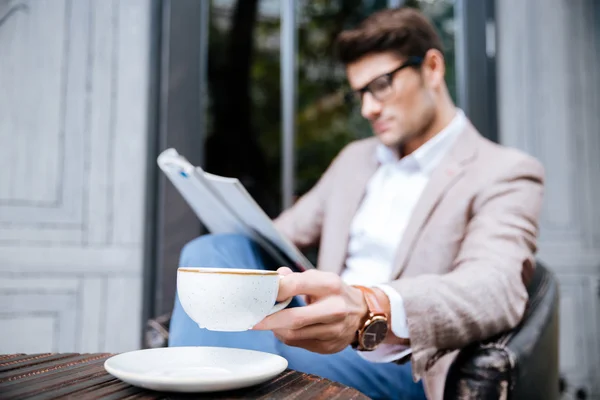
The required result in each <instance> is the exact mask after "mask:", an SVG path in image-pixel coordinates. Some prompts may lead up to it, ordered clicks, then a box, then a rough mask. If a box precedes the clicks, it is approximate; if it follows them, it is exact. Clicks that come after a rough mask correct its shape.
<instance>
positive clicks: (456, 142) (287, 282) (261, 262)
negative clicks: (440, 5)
mask: <svg viewBox="0 0 600 400" xmlns="http://www.w3.org/2000/svg"><path fill="white" fill-rule="evenodd" d="M338 48H339V56H340V59H341V61H342V62H343V63H344V64H345V65H346V72H347V77H348V80H349V83H350V86H351V87H352V88H353V97H354V98H355V100H357V101H358V102H359V103H360V105H361V112H362V115H363V116H364V117H365V118H366V119H368V120H369V121H370V123H371V125H372V127H373V131H374V133H375V137H374V138H369V139H365V140H360V141H357V142H354V143H352V144H350V145H348V146H347V147H346V148H344V149H343V150H342V152H341V153H340V154H339V155H338V156H337V157H336V159H335V160H334V161H333V162H332V164H331V165H330V167H329V168H328V170H327V171H326V172H325V174H324V175H323V177H322V178H321V179H320V181H319V182H318V183H317V185H316V186H315V187H314V188H313V189H312V190H311V191H309V192H308V193H307V194H306V195H305V196H303V197H302V198H301V199H299V201H298V202H297V203H296V204H295V205H294V206H293V207H292V208H290V209H289V210H286V211H285V212H284V213H283V214H282V215H281V216H279V217H278V218H277V219H276V221H275V222H276V225H277V226H278V228H279V229H280V230H281V232H282V233H283V234H285V235H286V236H287V237H289V238H290V239H291V240H292V241H293V242H294V243H295V244H296V245H297V246H299V247H306V246H310V245H313V244H315V243H317V242H319V243H320V251H319V259H318V270H315V271H307V272H304V273H292V272H291V271H290V270H289V269H287V268H281V269H280V273H281V274H282V275H284V278H283V279H282V283H281V287H280V294H279V300H282V299H284V298H289V297H292V296H295V298H296V300H295V306H296V307H290V308H288V309H285V310H282V311H280V312H278V313H275V314H273V315H271V316H269V317H267V318H265V319H264V320H263V321H262V322H261V323H259V324H258V325H257V326H255V327H254V329H253V330H252V331H249V332H242V333H235V334H230V333H227V334H224V333H218V332H217V333H214V332H201V331H200V329H198V328H197V327H195V326H194V324H193V323H191V322H190V321H189V319H186V316H185V314H184V313H183V311H182V310H181V306H180V305H179V304H178V303H177V304H176V307H175V310H174V314H173V323H172V326H171V345H191V344H210V345H221V346H234V347H245V348H253V349H259V350H263V351H271V352H275V353H279V354H281V355H283V356H284V357H286V358H287V359H288V361H289V363H290V367H291V368H294V369H298V370H301V371H305V372H310V373H315V374H317V375H321V376H325V377H327V378H330V379H333V380H337V381H340V382H342V383H345V384H348V385H351V386H354V387H356V388H358V389H359V390H361V391H363V392H364V393H365V394H367V395H369V396H370V397H373V398H423V397H424V392H423V386H421V384H420V382H421V378H423V379H422V381H424V390H425V393H426V394H427V397H428V398H431V399H441V398H442V394H443V386H444V381H445V375H446V372H447V368H448V366H449V364H450V363H451V361H452V359H453V357H454V356H455V354H456V350H458V349H460V348H462V347H464V346H465V345H467V344H468V343H471V342H474V341H477V340H482V339H485V338H488V337H490V336H492V335H494V334H497V333H499V332H502V331H505V330H508V329H510V328H512V327H514V326H515V325H516V324H517V323H518V322H519V321H520V319H521V317H522V315H523V312H524V309H525V305H526V302H527V292H526V284H527V282H528V280H529V278H530V276H531V274H532V270H533V268H534V259H533V255H534V252H535V242H536V236H537V229H538V228H537V221H538V214H539V211H540V207H541V201H542V193H543V169H542V167H541V165H540V164H539V163H538V162H537V161H535V160H534V159H532V158H531V157H529V156H527V155H525V154H522V153H520V152H518V151H516V150H513V149H508V148H505V147H501V146H499V145H497V144H494V143H492V142H490V141H488V140H486V139H484V138H483V137H482V136H481V135H480V134H479V133H478V132H477V131H476V130H475V128H474V127H473V126H472V125H471V124H470V122H469V121H468V120H467V118H466V117H465V116H464V114H463V113H462V111H461V110H459V109H457V108H456V107H455V106H454V104H453V103H452V100H451V97H450V95H449V93H448V89H447V87H446V84H445V82H444V74H445V66H444V57H443V52H442V46H441V43H440V40H439V38H438V36H437V35H436V33H435V31H434V29H433V27H432V25H431V24H430V22H429V21H427V20H426V19H425V18H424V17H423V16H422V15H421V14H420V13H419V12H418V11H415V10H412V9H408V8H405V9H389V10H385V11H381V12H379V13H376V14H374V15H372V16H371V17H369V18H368V19H366V20H365V21H364V22H363V23H362V24H361V25H360V26H358V27H357V28H356V29H355V30H350V31H346V32H343V33H342V34H341V35H340V37H339V41H338ZM266 263H268V260H266V258H265V256H264V255H262V254H261V253H260V250H258V248H257V247H256V246H255V245H254V244H252V243H251V242H249V241H248V240H246V239H243V238H240V237H227V236H224V237H223V236H221V237H220V236H207V237H204V238H200V239H197V240H196V241H194V242H192V243H190V244H188V245H187V246H186V248H185V249H184V251H183V254H182V260H181V264H182V265H190V266H192V265H211V266H216V267H223V266H231V267H240V266H248V267H252V268H261V267H265V264H266ZM353 285H361V286H363V287H357V286H353ZM364 287H368V288H366V289H365V288H364ZM302 299H306V305H304V304H303V300H302ZM299 305H304V306H302V307H297V306H299ZM408 359H410V362H407V363H405V364H402V363H403V362H404V361H407V360H408ZM398 360H400V361H398ZM409 368H410V369H409ZM411 370H412V374H411ZM411 375H412V376H411ZM413 379H414V381H415V382H419V383H414V382H413Z"/></svg>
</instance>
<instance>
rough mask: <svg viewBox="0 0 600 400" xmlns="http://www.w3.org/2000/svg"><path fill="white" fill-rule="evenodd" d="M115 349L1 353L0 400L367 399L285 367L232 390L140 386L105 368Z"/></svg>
mask: <svg viewBox="0 0 600 400" xmlns="http://www.w3.org/2000/svg"><path fill="white" fill-rule="evenodd" d="M110 356H112V354H76V353H69V354H50V353H49V354H29V355H26V354H11V355H0V399H3V400H4V399H31V398H35V399H55V398H67V397H71V398H75V399H191V398H194V399H257V398H261V399H285V398H294V399H357V400H358V399H368V397H366V396H365V395H363V394H362V393H360V392H358V391H356V390H355V389H352V388H349V387H347V386H344V385H341V384H339V383H336V382H332V381H329V380H327V379H324V378H320V377H318V376H314V375H309V374H303V373H300V372H297V371H292V370H286V371H284V372H283V373H281V374H280V375H279V376H277V377H275V378H273V379H272V380H270V381H268V382H265V383H263V384H261V385H257V386H253V387H250V388H245V389H239V390H235V391H230V392H219V393H208V394H193V395H181V394H171V393H159V392H153V391H149V390H145V389H140V388H137V387H134V386H131V385H129V384H127V383H124V382H122V381H120V380H118V379H116V378H114V377H112V376H111V375H109V374H108V373H107V372H106V371H105V370H104V366H103V364H104V361H105V360H106V359H107V358H109V357H110Z"/></svg>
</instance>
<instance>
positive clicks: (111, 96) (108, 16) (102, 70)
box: [84, 1, 131, 244]
mask: <svg viewBox="0 0 600 400" xmlns="http://www.w3.org/2000/svg"><path fill="white" fill-rule="evenodd" d="M92 8H93V18H94V23H93V27H94V28H93V29H94V34H93V41H92V48H91V49H90V51H91V52H92V67H91V68H92V71H93V73H92V74H93V75H92V80H93V85H94V91H93V93H92V98H91V103H92V107H91V110H90V112H91V126H90V129H91V135H90V138H89V139H90V140H89V143H88V146H89V154H90V161H89V163H88V165H87V168H86V169H87V170H88V173H89V179H88V180H87V182H86V187H85V188H84V190H85V191H86V193H87V205H86V216H85V217H86V220H87V224H86V225H87V229H86V232H85V234H86V236H85V242H86V243H93V244H105V243H108V242H109V236H110V234H111V228H112V226H111V225H112V223H111V221H112V216H113V215H112V213H113V211H112V206H113V204H112V193H113V181H112V177H111V176H110V173H111V171H112V169H113V167H114V166H113V165H111V164H112V163H113V162H114V160H113V152H114V134H115V132H114V128H115V127H114V122H115V121H114V119H115V113H116V109H115V107H116V104H115V102H116V101H117V99H116V97H115V96H116V94H117V93H116V90H115V85H116V80H117V74H118V71H117V54H116V48H115V44H116V42H117V40H118V34H119V32H118V28H117V27H116V26H115V20H118V18H119V16H118V15H117V11H118V10H117V7H116V6H115V3H114V1H95V2H93V3H92ZM130 106H131V105H130Z"/></svg>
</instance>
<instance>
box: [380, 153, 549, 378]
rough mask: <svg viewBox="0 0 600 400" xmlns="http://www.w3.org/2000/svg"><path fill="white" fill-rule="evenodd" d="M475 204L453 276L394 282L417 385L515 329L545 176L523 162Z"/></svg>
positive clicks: (527, 160)
mask: <svg viewBox="0 0 600 400" xmlns="http://www.w3.org/2000/svg"><path fill="white" fill-rule="evenodd" d="M512 164H513V165H512V167H509V169H507V170H505V172H502V173H501V174H500V176H499V178H498V179H496V180H494V181H493V182H492V183H491V184H490V185H488V186H487V188H486V189H484V190H483V191H482V192H481V193H480V194H479V195H478V196H476V198H475V199H474V201H473V207H472V210H473V211H472V217H471V219H470V221H469V223H468V225H467V231H466V235H465V237H464V239H463V242H462V244H461V247H460V249H459V253H458V256H457V258H456V259H455V260H454V263H453V269H452V272H450V273H448V274H445V275H421V276H416V277H410V278H404V279H401V280H396V281H393V282H392V283H391V286H392V287H393V288H394V289H395V290H397V291H398V292H399V293H400V295H401V296H402V298H403V300H404V306H405V310H406V315H407V322H408V329H409V332H410V338H411V347H412V349H413V353H412V359H411V362H412V368H413V374H414V376H415V379H418V378H419V377H420V376H421V375H422V374H423V373H424V372H425V371H426V370H428V369H429V368H430V367H431V366H432V365H433V364H434V363H435V361H436V360H437V359H438V358H439V356H441V355H443V354H445V353H447V352H449V351H452V350H456V349H460V348H462V347H464V346H466V345H467V344H469V343H472V342H475V341H478V340H483V339H486V338H489V337H491V336H493V335H495V334H498V333H501V332H503V331H506V330H509V329H512V328H513V327H515V326H516V325H517V324H518V323H519V322H520V320H521V318H522V316H523V313H524V311H525V306H526V303H527V300H528V299H527V290H526V284H527V283H528V281H529V279H530V278H531V275H532V272H533V268H534V266H535V262H534V254H535V251H536V238H537V233H538V218H539V212H540V209H541V203H542V197H543V183H544V170H543V167H542V165H541V164H540V163H538V162H537V161H536V160H534V159H533V158H530V157H527V158H525V157H521V158H520V161H518V162H514V163H512Z"/></svg>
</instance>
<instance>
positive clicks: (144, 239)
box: [0, 0, 600, 399]
mask: <svg viewBox="0 0 600 400" xmlns="http://www.w3.org/2000/svg"><path fill="white" fill-rule="evenodd" d="M399 6H411V7H417V8H420V9H421V10H423V11H424V12H425V13H426V14H427V15H428V16H429V17H430V18H431V19H432V20H433V21H434V23H435V26H436V27H437V29H438V31H439V33H440V35H441V36H442V39H443V42H444V45H445V50H446V59H447V77H446V78H447V81H448V84H449V87H450V90H451V92H452V93H451V94H452V96H453V98H454V99H455V101H456V102H457V104H458V105H459V106H460V107H461V108H462V109H463V110H465V112H466V114H467V115H468V117H469V118H470V119H471V120H472V121H473V123H474V124H475V126H476V127H477V128H478V129H479V130H480V131H481V133H482V134H483V135H485V136H486V137H488V138H489V139H491V140H493V141H496V142H499V143H502V144H505V145H509V146H513V147H517V148H520V149H522V150H524V151H526V152H527V153H529V154H532V155H534V156H535V157H537V158H538V159H539V160H540V161H541V162H542V163H543V164H544V165H545V167H546V173H547V184H546V197H545V204H544V211H543V215H542V220H541V236H540V242H539V253H538V257H539V259H540V260H542V261H543V262H544V263H545V265H547V266H548V267H549V268H550V269H551V270H552V271H554V273H555V274H556V276H557V277H558V280H559V283H560V289H561V292H560V293H561V308H560V318H561V342H560V363H561V374H562V376H563V377H564V382H565V383H567V385H568V390H569V391H572V392H573V393H576V391H577V390H584V391H585V393H586V394H587V396H588V397H587V398H596V399H600V372H598V371H600V212H598V209H597V208H598V204H600V179H599V176H600V161H599V160H600V158H599V157H598V156H599V155H600V112H599V111H600V68H598V65H600V1H598V0H527V1H524V0H495V1H494V0H406V1H403V0H296V1H291V0H126V1H125V0H120V1H119V0H0V353H15V352H26V353H33V352H48V351H53V352H54V351H60V352H121V351H127V350H132V349H137V348H141V347H145V346H147V345H148V343H147V342H146V341H145V337H144V331H145V326H146V323H147V321H148V320H149V319H150V318H156V317H158V316H161V315H164V314H167V313H169V312H170V310H171V306H172V303H173V299H174V293H175V277H176V275H175V271H176V268H177V263H178V257H179V252H180V250H181V247H182V246H183V245H184V244H185V243H186V242H187V241H189V240H191V239H193V238H194V237H196V236H198V235H200V234H201V233H203V232H204V230H203V227H202V226H201V224H200V222H199V221H198V219H197V218H196V217H195V215H194V214H193V212H192V211H191V209H190V208H189V207H188V206H187V204H186V203H185V201H184V200H183V198H182V197H181V196H180V195H179V193H178V192H177V191H176V190H175V189H174V188H173V186H172V185H171V184H170V183H168V182H167V181H166V179H165V178H164V176H163V175H162V174H161V173H159V171H158V168H157V166H156V157H157V155H158V153H159V152H160V151H162V150H164V149H166V148H168V147H175V148H176V149H177V150H178V151H179V153H181V154H183V155H184V156H185V157H187V158H188V159H189V160H190V161H191V162H192V163H195V164H197V165H201V166H202V167H203V168H205V169H206V170H207V171H209V172H213V173H216V174H220V175H225V176H235V177H237V178H239V179H240V180H241V181H242V183H243V184H244V185H245V186H246V188H247V189H248V190H249V192H250V193H251V194H252V195H253V196H254V198H255V199H256V200H257V201H258V202H259V204H260V205H261V206H262V207H263V208H264V210H265V211H266V212H267V213H268V214H269V215H270V216H273V217H274V216H276V215H277V214H278V213H279V212H280V211H281V210H282V209H283V208H285V207H287V206H289V205H290V204H292V202H293V201H294V199H295V198H296V197H297V196H299V195H302V194H303V193H305V192H306V191H307V190H308V189H309V188H310V187H311V186H312V185H313V184H314V183H315V182H316V180H317V179H318V178H319V176H320V175H321V174H322V173H323V171H324V170H325V168H326V167H327V165H328V164H329V162H330V161H331V160H332V158H333V157H334V156H335V155H336V154H337V152H338V151H339V150H340V149H341V148H342V147H343V146H344V145H345V144H346V143H348V142H350V141H352V140H355V139H357V138H361V137H366V136H369V135H371V132H370V129H369V126H368V124H366V123H365V121H363V120H362V118H361V117H360V114H359V112H358V110H353V109H350V108H348V106H346V105H345V103H344V101H343V95H342V93H343V91H344V90H345V89H346V88H347V83H346V81H345V76H344V70H343V68H342V67H341V66H340V65H338V64H337V63H336V61H335V59H334V58H333V52H332V50H333V49H332V45H333V41H334V38H335V36H336V34H337V33H338V32H339V31H340V30H341V29H343V28H347V27H351V26H353V25H354V24H356V23H357V22H358V21H360V20H361V19H362V18H364V17H365V16H367V15H369V14H370V13H372V12H374V11H375V10H378V9H381V8H385V7H399ZM498 168H502V166H501V165H499V166H498ZM311 256H312V257H314V255H311ZM579 393H580V394H581V393H582V392H581V391H580V392H579ZM590 396H591V397H590Z"/></svg>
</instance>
